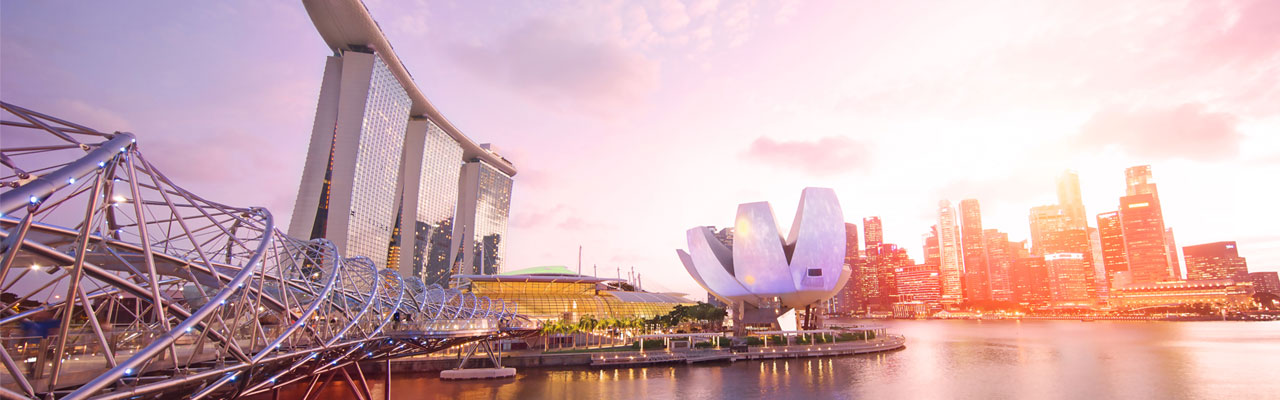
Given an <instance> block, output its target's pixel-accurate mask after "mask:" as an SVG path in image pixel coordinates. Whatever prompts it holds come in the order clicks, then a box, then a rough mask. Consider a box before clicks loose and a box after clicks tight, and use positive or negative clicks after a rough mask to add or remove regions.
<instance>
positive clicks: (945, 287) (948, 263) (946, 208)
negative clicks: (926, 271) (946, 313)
mask: <svg viewBox="0 0 1280 400" xmlns="http://www.w3.org/2000/svg"><path fill="white" fill-rule="evenodd" d="M938 262H939V264H938V269H939V270H938V272H939V273H941V276H942V302H943V303H947V304H959V303H960V302H961V301H963V300H964V292H963V287H962V286H961V285H962V284H961V279H962V277H963V276H964V258H963V256H962V254H961V248H960V228H959V227H958V226H956V211H955V209H954V208H952V207H951V202H949V201H946V200H942V201H941V202H939V203H938Z"/></svg>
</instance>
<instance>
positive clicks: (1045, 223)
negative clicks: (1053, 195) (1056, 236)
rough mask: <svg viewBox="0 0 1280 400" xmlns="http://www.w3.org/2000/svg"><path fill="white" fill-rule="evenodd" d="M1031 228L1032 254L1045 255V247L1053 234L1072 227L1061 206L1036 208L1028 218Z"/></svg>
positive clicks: (1032, 209)
mask: <svg viewBox="0 0 1280 400" xmlns="http://www.w3.org/2000/svg"><path fill="white" fill-rule="evenodd" d="M1028 222H1029V223H1030V228H1031V254H1035V255H1044V254H1047V252H1046V251H1045V249H1044V245H1045V243H1046V242H1048V240H1049V239H1048V236H1049V234H1050V233H1051V232H1058V231H1062V230H1066V229H1067V228H1068V227H1070V226H1071V225H1070V224H1069V219H1068V218H1067V215H1066V212H1065V211H1064V210H1063V209H1062V207H1061V206H1059V205H1056V204H1055V205H1046V206H1035V207H1032V208H1031V215H1030V216H1029V217H1028Z"/></svg>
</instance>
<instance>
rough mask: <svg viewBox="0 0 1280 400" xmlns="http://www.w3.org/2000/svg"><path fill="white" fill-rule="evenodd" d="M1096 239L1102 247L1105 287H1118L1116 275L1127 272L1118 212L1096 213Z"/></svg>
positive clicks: (1126, 260)
mask: <svg viewBox="0 0 1280 400" xmlns="http://www.w3.org/2000/svg"><path fill="white" fill-rule="evenodd" d="M1098 240H1099V242H1100V243H1099V244H1100V245H1101V247H1102V265H1103V270H1104V271H1106V278H1107V287H1108V288H1119V287H1120V286H1119V283H1118V282H1116V277H1117V275H1119V274H1121V273H1128V272H1129V261H1128V256H1127V255H1126V253H1125V245H1124V228H1123V227H1122V226H1121V225H1120V212H1118V211H1109V212H1104V213H1102V214H1098Z"/></svg>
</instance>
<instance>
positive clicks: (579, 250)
mask: <svg viewBox="0 0 1280 400" xmlns="http://www.w3.org/2000/svg"><path fill="white" fill-rule="evenodd" d="M578 275H582V245H578Z"/></svg>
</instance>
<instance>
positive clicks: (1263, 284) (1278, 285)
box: [1249, 271, 1280, 296]
mask: <svg viewBox="0 0 1280 400" xmlns="http://www.w3.org/2000/svg"><path fill="white" fill-rule="evenodd" d="M1249 280H1250V281H1252V282H1253V291H1254V292H1257V293H1271V294H1273V295H1276V296H1280V273H1277V272H1276V271H1265V272H1250V273H1249Z"/></svg>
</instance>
